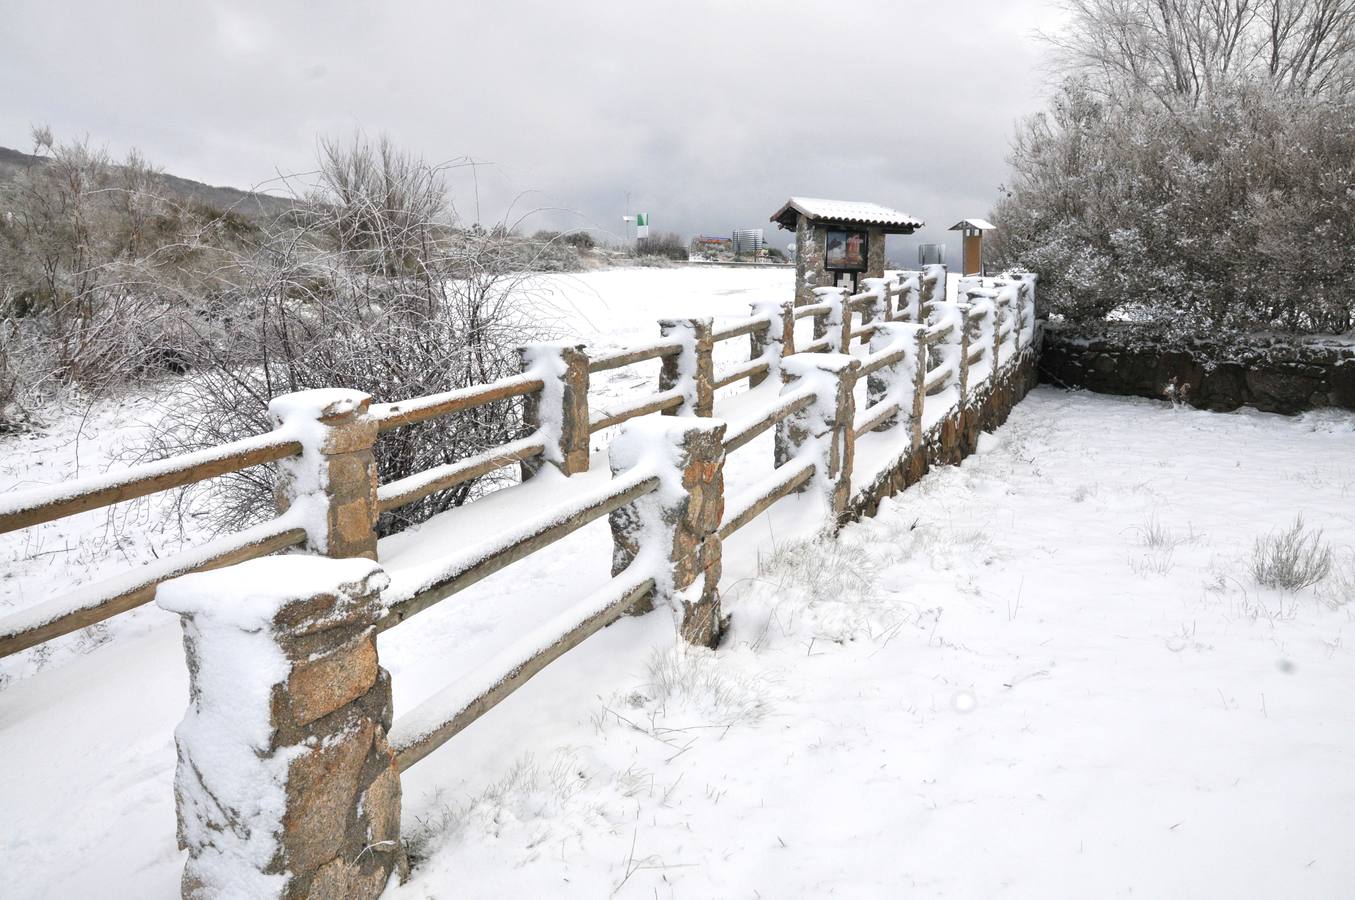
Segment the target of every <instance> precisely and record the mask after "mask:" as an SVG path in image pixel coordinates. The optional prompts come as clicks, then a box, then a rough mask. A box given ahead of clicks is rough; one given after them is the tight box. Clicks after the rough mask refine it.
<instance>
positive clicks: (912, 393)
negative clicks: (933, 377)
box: [866, 322, 927, 434]
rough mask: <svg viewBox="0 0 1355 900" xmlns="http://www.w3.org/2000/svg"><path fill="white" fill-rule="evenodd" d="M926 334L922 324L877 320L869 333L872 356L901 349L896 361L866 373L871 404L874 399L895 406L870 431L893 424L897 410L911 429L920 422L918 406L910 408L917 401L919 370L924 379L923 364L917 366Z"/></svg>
mask: <svg viewBox="0 0 1355 900" xmlns="http://www.w3.org/2000/svg"><path fill="white" fill-rule="evenodd" d="M926 336H927V329H926V328H925V327H923V326H922V325H913V324H906V323H903V322H881V323H880V324H879V325H877V326H876V328H875V331H874V332H873V333H872V334H871V336H870V353H871V355H872V356H874V355H875V354H877V353H887V352H890V351H894V350H900V349H902V350H904V351H905V352H904V355H903V356H902V357H900V358H899V359H898V360H897V361H896V362H893V363H890V364H889V365H887V366H884V367H882V368H879V369H876V370H874V371H872V372H871V373H870V374H869V375H867V376H866V397H867V400H868V404H869V405H870V406H874V405H876V404H877V403H896V404H898V410H899V411H898V412H897V413H895V414H893V415H891V416H889V417H888V418H885V419H882V420H880V423H879V424H878V425H876V426H875V428H874V429H873V430H874V431H886V430H888V429H890V428H892V427H894V425H896V424H897V423H898V421H899V414H900V413H902V414H903V415H904V416H906V417H907V418H908V420H909V421H910V422H911V423H912V424H913V426H914V427H913V429H911V430H917V429H918V427H919V426H920V421H919V420H920V418H921V410H920V409H918V410H916V411H915V409H914V408H915V406H916V404H917V384H918V380H919V379H918V372H919V371H922V372H923V379H922V380H923V381H924V382H925V380H926V379H925V367H922V368H921V369H920V368H919V363H920V361H921V360H922V359H924V358H925V357H924V356H923V355H922V353H925V352H926V351H925V348H926V346H927V344H926ZM919 347H921V348H924V349H923V350H922V353H919V349H918V348H919ZM924 396H925V394H924ZM919 434H920V431H919Z"/></svg>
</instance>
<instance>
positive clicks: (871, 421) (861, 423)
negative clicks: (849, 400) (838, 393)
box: [852, 400, 899, 437]
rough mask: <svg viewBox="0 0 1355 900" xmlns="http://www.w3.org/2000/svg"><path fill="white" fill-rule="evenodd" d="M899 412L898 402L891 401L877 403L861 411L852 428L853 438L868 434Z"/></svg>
mask: <svg viewBox="0 0 1355 900" xmlns="http://www.w3.org/2000/svg"><path fill="white" fill-rule="evenodd" d="M898 411H899V401H897V400H891V401H890V402H888V403H877V404H875V405H874V406H871V407H869V408H867V409H866V410H864V411H863V413H862V416H861V418H860V419H858V420H857V424H855V425H853V426H852V432H853V433H854V436H855V437H860V436H861V435H863V434H869V433H870V432H872V431H874V430H875V428H876V426H878V425H879V424H880V423H881V422H883V421H884V420H885V419H888V418H889V417H890V416H892V415H894V414H896V413H897V412H898Z"/></svg>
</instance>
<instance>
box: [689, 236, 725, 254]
mask: <svg viewBox="0 0 1355 900" xmlns="http://www.w3.org/2000/svg"><path fill="white" fill-rule="evenodd" d="M689 249H690V250H691V252H692V255H693V256H702V257H710V258H712V259H718V258H720V257H722V256H729V255H731V254H732V253H733V252H734V241H733V240H732V239H731V238H723V237H710V236H709V235H704V234H701V235H697V236H696V237H694V238H692V243H691V245H690V247H689Z"/></svg>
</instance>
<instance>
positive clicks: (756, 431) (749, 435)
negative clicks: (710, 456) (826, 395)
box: [725, 391, 815, 453]
mask: <svg viewBox="0 0 1355 900" xmlns="http://www.w3.org/2000/svg"><path fill="white" fill-rule="evenodd" d="M814 397H815V395H814V394H813V393H812V392H809V391H805V392H803V393H795V394H787V395H786V396H784V397H779V398H777V401H778V402H777V404H776V406H774V407H772V408H771V409H770V410H768V411H767V412H766V413H764V414H763V415H762V417H761V418H759V419H757V420H756V421H754V422H751V423H749V424H748V425H746V426H745V427H744V428H743V429H742V430H740V431H736V432H733V433H732V434H731V433H726V435H725V452H726V453H733V452H734V451H735V450H737V449H739V448H740V447H742V446H743V445H745V444H747V443H748V442H750V441H752V440H753V439H754V438H756V437H757V436H758V435H760V434H762V432H764V431H766V430H767V429H768V428H771V427H772V426H773V425H775V424H776V423H777V422H780V421H781V420H782V419H784V418H786V417H788V416H792V415H794V414H795V413H797V412H799V411H800V410H802V409H805V408H806V407H808V406H809V405H810V404H811V403H813V402H814Z"/></svg>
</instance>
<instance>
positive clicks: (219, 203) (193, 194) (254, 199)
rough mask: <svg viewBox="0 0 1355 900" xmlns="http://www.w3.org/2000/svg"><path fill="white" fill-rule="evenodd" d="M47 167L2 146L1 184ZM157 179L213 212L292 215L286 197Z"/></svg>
mask: <svg viewBox="0 0 1355 900" xmlns="http://www.w3.org/2000/svg"><path fill="white" fill-rule="evenodd" d="M45 164H46V160H44V159H43V158H42V157H40V156H33V155H31V154H28V153H21V152H20V151H18V150H11V149H9V148H8V147H0V183H3V182H6V181H9V180H11V179H13V178H14V177H15V175H17V174H18V173H19V172H21V171H23V170H24V169H27V168H29V167H30V166H35V165H36V166H41V165H45ZM158 178H159V180H160V182H161V183H162V184H163V185H164V187H165V193H166V194H167V195H172V196H176V197H182V198H184V199H187V200H195V201H197V202H199V203H202V204H204V205H206V206H210V207H213V208H214V209H219V210H227V209H229V210H233V211H235V212H237V213H239V214H240V215H242V216H245V217H246V218H250V219H271V218H274V217H275V216H279V215H282V214H283V213H286V212H289V211H290V210H291V209H292V206H293V204H292V201H291V200H289V199H288V198H286V197H273V196H270V195H268V194H255V193H252V192H250V191H242V190H239V189H238V188H233V187H214V186H212V185H210V184H203V183H202V182H200V181H193V180H192V179H189V178H180V177H179V176H177V175H169V174H161V175H159V176H158Z"/></svg>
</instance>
